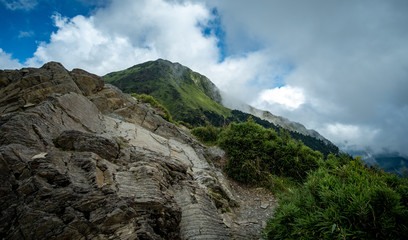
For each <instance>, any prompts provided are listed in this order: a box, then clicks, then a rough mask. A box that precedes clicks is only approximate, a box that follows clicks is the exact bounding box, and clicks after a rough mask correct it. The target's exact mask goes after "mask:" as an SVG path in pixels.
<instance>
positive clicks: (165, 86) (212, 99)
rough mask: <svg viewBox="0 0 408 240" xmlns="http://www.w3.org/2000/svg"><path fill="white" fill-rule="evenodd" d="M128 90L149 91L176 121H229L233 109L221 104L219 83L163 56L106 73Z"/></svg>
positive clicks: (192, 122)
mask: <svg viewBox="0 0 408 240" xmlns="http://www.w3.org/2000/svg"><path fill="white" fill-rule="evenodd" d="M103 79H104V80H105V82H107V83H110V84H113V85H115V86H117V87H119V88H120V89H121V90H122V91H124V92H126V93H138V94H142V93H144V94H148V95H151V96H153V97H154V98H156V99H158V100H159V101H160V103H161V104H163V105H164V106H165V107H166V108H167V109H168V110H169V111H170V112H171V114H172V116H173V119H174V120H176V121H183V122H186V123H189V124H191V125H193V126H202V125H204V124H205V122H206V121H208V122H211V123H212V124H213V125H215V126H222V125H224V124H225V122H224V119H225V118H227V117H229V116H231V110H230V109H228V108H226V107H224V106H222V105H221V95H220V93H219V90H218V89H217V87H216V86H215V85H214V84H213V83H212V82H211V81H210V80H209V79H208V78H207V77H205V76H203V75H201V74H199V73H197V72H193V71H192V70H191V69H189V68H187V67H185V66H182V65H181V64H179V63H172V62H170V61H167V60H163V59H159V60H156V61H150V62H146V63H142V64H139V65H136V66H133V67H131V68H128V69H126V70H123V71H119V72H113V73H109V74H107V75H105V76H104V77H103Z"/></svg>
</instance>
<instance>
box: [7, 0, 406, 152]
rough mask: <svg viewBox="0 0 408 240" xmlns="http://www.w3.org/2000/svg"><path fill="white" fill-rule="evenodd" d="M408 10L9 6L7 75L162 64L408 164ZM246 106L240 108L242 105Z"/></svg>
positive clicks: (295, 5)
mask: <svg viewBox="0 0 408 240" xmlns="http://www.w3.org/2000/svg"><path fill="white" fill-rule="evenodd" d="M407 12H408V1H405V0H392V1H382V0H361V1H354V0H344V1H326V0H309V1H303V0H288V1H286V0H285V1H282V0H258V1H247V0H224V1H213V0H109V1H104V0H91V1H85V0H72V1H64V0H0V15H1V16H2V17H1V21H0V27H1V29H2V31H1V33H0V69H6V68H7V69H9V68H22V67H27V66H30V67H40V66H41V65H42V64H44V63H46V62H48V61H58V62H61V63H62V64H63V65H64V66H65V67H66V68H67V69H69V70H70V69H72V68H82V69H85V70H87V71H89V72H92V73H96V74H99V75H104V74H106V73H109V72H111V71H118V70H122V69H125V68H128V67H131V66H133V65H135V64H138V63H141V62H144V61H148V60H155V59H157V58H164V59H168V60H170V61H173V62H180V63H181V64H183V65H186V66H188V67H190V68H192V69H193V70H195V71H198V72H200V73H202V74H204V75H206V76H207V77H209V78H210V79H211V80H212V81H213V82H214V83H215V84H216V85H217V86H218V87H219V88H220V89H221V90H222V91H223V92H224V94H225V99H226V104H227V105H228V106H230V107H235V108H241V109H242V108H244V106H243V104H239V102H245V103H248V104H251V105H254V106H255V107H257V108H261V109H264V110H268V111H270V112H272V113H273V114H276V115H281V116H284V117H287V118H289V119H291V120H294V121H297V122H301V123H303V124H304V125H306V127H308V128H313V129H316V130H318V131H319V132H320V133H322V134H323V135H324V136H325V137H327V138H329V139H330V140H332V141H333V142H335V143H336V144H338V145H339V146H340V147H342V148H343V149H345V150H356V149H371V151H373V152H382V151H398V152H400V153H402V154H404V155H408V148H406V146H407V145H408V140H407V138H406V136H408V95H407V94H406V93H407V91H408V72H407V70H406V69H408V45H407V43H408V31H406V29H407V27H406V26H408V14H406V13H407ZM237 98H238V99H237Z"/></svg>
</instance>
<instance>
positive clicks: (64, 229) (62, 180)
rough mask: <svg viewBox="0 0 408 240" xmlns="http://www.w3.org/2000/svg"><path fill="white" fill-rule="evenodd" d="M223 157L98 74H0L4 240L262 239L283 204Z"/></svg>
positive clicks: (59, 70)
mask: <svg viewBox="0 0 408 240" xmlns="http://www.w3.org/2000/svg"><path fill="white" fill-rule="evenodd" d="M223 158H225V156H224V153H223V151H222V150H220V149H217V148H208V147H205V146H203V145H201V144H200V143H199V142H197V141H196V140H195V138H194V137H192V136H191V135H190V134H189V133H188V132H185V131H184V130H182V129H180V128H178V127H177V126H175V125H173V124H171V123H169V122H167V121H165V120H163V119H162V118H161V117H160V116H158V115H157V114H156V112H155V110H154V109H153V108H151V107H150V106H149V105H148V104H143V103H139V102H138V101H137V100H136V99H134V98H132V97H130V96H129V95H126V94H123V93H122V92H121V91H120V90H119V89H117V88H115V87H113V86H111V85H104V83H103V81H102V79H101V78H100V77H98V76H96V75H93V74H90V73H87V72H85V71H83V70H80V69H74V70H73V71H67V70H66V69H65V68H64V67H63V66H62V65H61V64H59V63H55V62H51V63H47V64H45V65H44V66H43V67H41V68H39V69H35V68H24V69H21V70H4V71H2V70H0V210H1V215H0V238H1V239H258V238H259V235H258V234H259V231H260V230H261V228H262V226H263V224H264V223H265V221H266V218H267V217H268V216H269V213H271V211H272V210H273V207H274V206H275V205H276V203H275V202H274V199H273V197H272V196H271V195H270V194H266V193H263V192H262V191H256V190H254V189H247V188H242V187H241V186H239V185H238V184H236V183H233V182H231V181H229V180H228V179H227V178H226V177H225V176H224V174H223V173H222V171H221V169H220V168H219V167H217V162H218V161H219V160H220V159H223ZM254 191H256V193H255V192H254Z"/></svg>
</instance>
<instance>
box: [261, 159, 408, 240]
mask: <svg viewBox="0 0 408 240" xmlns="http://www.w3.org/2000/svg"><path fill="white" fill-rule="evenodd" d="M320 165H321V167H320V168H319V169H318V170H316V171H314V172H313V173H311V174H309V176H308V178H307V181H306V182H305V183H304V185H303V186H301V187H299V188H297V189H295V190H293V191H292V192H290V193H286V194H283V195H282V196H281V198H280V200H279V207H278V208H277V209H276V213H275V214H274V217H273V218H272V219H271V220H270V221H269V222H268V224H267V227H266V229H265V234H266V236H267V238H268V239H406V236H407V233H408V205H407V204H408V198H407V196H408V181H407V179H403V178H398V177H396V176H395V175H391V174H389V173H385V172H383V171H379V170H375V169H369V168H367V167H366V166H364V165H363V164H362V162H361V161H360V160H359V159H356V160H353V161H348V162H346V161H344V158H343V159H342V158H334V157H333V156H329V157H328V159H327V160H326V162H323V161H321V162H320Z"/></svg>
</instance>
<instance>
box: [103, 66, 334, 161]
mask: <svg viewBox="0 0 408 240" xmlns="http://www.w3.org/2000/svg"><path fill="white" fill-rule="evenodd" d="M103 78H104V80H105V82H107V83H110V84H113V85H115V86H117V87H119V88H120V89H121V90H122V91H123V92H126V93H137V94H148V95H150V96H153V97H154V98H155V99H157V101H159V102H160V103H161V104H162V105H163V106H164V108H166V109H168V110H169V112H170V113H171V115H172V117H173V119H174V120H175V121H176V122H178V123H180V124H182V125H184V126H186V127H188V128H190V129H191V128H194V127H203V126H204V127H205V126H206V123H207V122H209V123H210V124H211V125H213V126H215V127H225V126H228V125H229V124H231V123H240V122H246V121H247V120H248V118H249V117H252V118H253V120H254V121H255V122H256V123H258V124H260V125H261V126H263V127H265V128H268V129H273V130H274V131H276V132H280V129H281V128H280V127H278V126H276V125H274V124H273V123H270V122H268V121H265V120H262V119H260V118H258V117H255V116H252V115H250V114H247V113H243V112H241V111H238V110H230V109H228V108H226V107H224V106H222V105H221V104H220V103H221V95H220V94H219V92H218V89H217V88H216V86H215V85H214V84H213V83H212V82H211V81H210V80H209V79H208V78H206V77H205V76H203V75H201V74H199V73H196V72H193V71H192V70H190V69H188V68H187V67H184V66H182V65H180V64H178V63H171V62H169V61H166V60H161V59H159V60H156V61H150V62H146V63H142V64H139V65H136V66H134V67H131V68H128V69H126V70H123V71H119V72H113V73H109V74H107V75H105V76H104V77H103ZM209 130H211V129H209ZM198 131H203V129H201V130H196V134H197V135H200V134H199V133H198ZM289 134H290V136H291V137H292V138H293V139H297V140H301V141H302V142H303V143H304V144H305V145H306V146H308V147H310V148H311V149H313V150H317V151H319V152H321V153H323V155H324V156H327V155H328V154H330V153H338V151H339V149H338V148H337V147H336V146H335V145H333V144H331V143H325V142H323V141H322V140H319V139H316V138H314V137H311V136H306V135H302V134H300V133H297V132H292V131H290V132H289ZM199 138H200V137H199ZM201 140H202V141H203V142H207V143H210V142H211V141H212V142H213V143H212V144H214V141H213V140H210V141H207V140H203V139H201Z"/></svg>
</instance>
